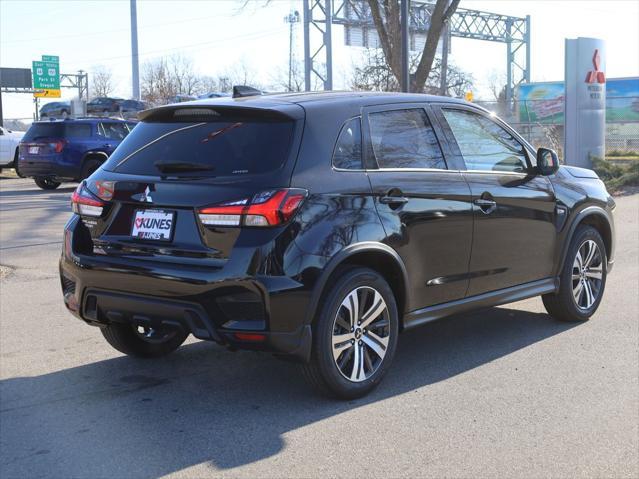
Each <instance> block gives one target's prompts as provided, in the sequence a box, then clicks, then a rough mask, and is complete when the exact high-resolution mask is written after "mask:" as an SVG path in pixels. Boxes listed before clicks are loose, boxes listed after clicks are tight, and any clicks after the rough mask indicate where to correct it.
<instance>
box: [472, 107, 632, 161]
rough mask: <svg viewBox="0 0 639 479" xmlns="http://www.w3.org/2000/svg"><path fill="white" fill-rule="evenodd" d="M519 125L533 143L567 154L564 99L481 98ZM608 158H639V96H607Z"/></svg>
mask: <svg viewBox="0 0 639 479" xmlns="http://www.w3.org/2000/svg"><path fill="white" fill-rule="evenodd" d="M475 103H477V104H478V105H481V106H483V107H484V108H486V109H487V110H490V111H492V112H495V113H496V114H497V115H498V116H499V117H500V118H502V119H503V120H504V121H506V122H507V123H509V124H510V125H511V126H512V127H513V128H515V129H516V130H517V131H518V132H519V133H520V134H521V135H522V136H523V137H524V138H526V140H528V141H529V142H530V143H531V144H532V145H533V146H535V147H539V146H546V147H551V148H553V149H554V150H556V151H557V152H558V154H559V156H560V157H563V148H564V98H563V97H559V98H555V99H550V100H525V101H516V102H515V104H514V109H512V110H511V109H510V108H508V105H507V104H506V103H505V102H499V101H477V102H475ZM606 159H608V160H615V159H619V160H626V159H639V97H608V98H606Z"/></svg>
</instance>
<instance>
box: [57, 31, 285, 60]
mask: <svg viewBox="0 0 639 479" xmlns="http://www.w3.org/2000/svg"><path fill="white" fill-rule="evenodd" d="M282 31H283V29H282V27H278V28H274V29H271V30H264V31H261V32H253V33H248V34H246V35H235V36H233V37H227V38H218V39H215V40H210V41H206V42H199V43H191V44H187V45H180V46H177V47H172V48H161V49H158V50H151V51H148V52H145V53H140V54H139V56H140V57H148V56H149V55H154V54H158V53H164V52H171V51H175V50H184V49H190V48H193V47H199V46H203V45H211V44H213V43H223V42H227V41H237V40H238V39H244V40H256V39H258V38H263V37H268V36H270V35H273V34H274V33H280V32H282ZM130 56H131V55H130V54H128V55H117V56H113V57H104V58H96V57H91V58H84V59H79V60H73V59H71V60H65V63H86V62H92V63H94V64H98V63H105V62H106V63H108V62H111V61H113V60H121V59H123V58H130Z"/></svg>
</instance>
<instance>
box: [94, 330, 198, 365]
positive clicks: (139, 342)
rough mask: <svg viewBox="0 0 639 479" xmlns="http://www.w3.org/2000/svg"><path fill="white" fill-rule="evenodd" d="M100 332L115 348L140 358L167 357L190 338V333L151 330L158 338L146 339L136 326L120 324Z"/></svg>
mask: <svg viewBox="0 0 639 479" xmlns="http://www.w3.org/2000/svg"><path fill="white" fill-rule="evenodd" d="M100 331H102V335H103V336H104V339H106V340H107V342H108V343H109V344H110V345H111V346H112V347H113V348H115V349H117V350H118V351H120V352H121V353H124V354H126V355H128V356H134V357H138V358H159V357H161V356H166V355H167V354H169V353H172V352H173V351H175V350H176V349H177V348H179V347H180V346H181V345H182V343H183V342H184V341H186V338H187V337H188V336H189V335H188V333H184V332H182V331H178V330H175V331H160V332H155V331H153V330H150V331H152V332H153V333H152V334H156V335H157V336H158V337H157V338H150V339H145V338H144V334H142V333H139V332H138V331H137V330H136V327H135V326H133V325H131V324H120V323H112V324H109V325H108V326H106V327H104V328H102V329H101V330H100ZM146 331H149V330H145V332H146ZM147 334H148V333H147Z"/></svg>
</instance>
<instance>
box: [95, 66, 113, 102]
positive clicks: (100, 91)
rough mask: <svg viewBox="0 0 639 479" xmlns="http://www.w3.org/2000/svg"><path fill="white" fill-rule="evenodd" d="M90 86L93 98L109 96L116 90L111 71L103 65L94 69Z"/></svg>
mask: <svg viewBox="0 0 639 479" xmlns="http://www.w3.org/2000/svg"><path fill="white" fill-rule="evenodd" d="M89 86H90V88H91V97H92V98H96V97H104V96H109V95H110V94H111V93H112V92H113V90H114V89H115V85H114V82H113V75H112V74H111V71H110V70H109V69H107V68H106V67H105V66H103V65H99V66H96V67H93V71H92V73H91V79H90V80H89Z"/></svg>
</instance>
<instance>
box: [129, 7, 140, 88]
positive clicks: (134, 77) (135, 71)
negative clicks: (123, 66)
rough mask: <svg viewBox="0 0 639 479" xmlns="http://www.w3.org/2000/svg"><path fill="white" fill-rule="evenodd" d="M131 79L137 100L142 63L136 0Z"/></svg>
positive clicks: (132, 17)
mask: <svg viewBox="0 0 639 479" xmlns="http://www.w3.org/2000/svg"><path fill="white" fill-rule="evenodd" d="M131 81H132V84H133V88H132V93H133V98H134V99H135V100H139V99H140V63H139V58H138V13H137V6H136V0H131Z"/></svg>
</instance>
